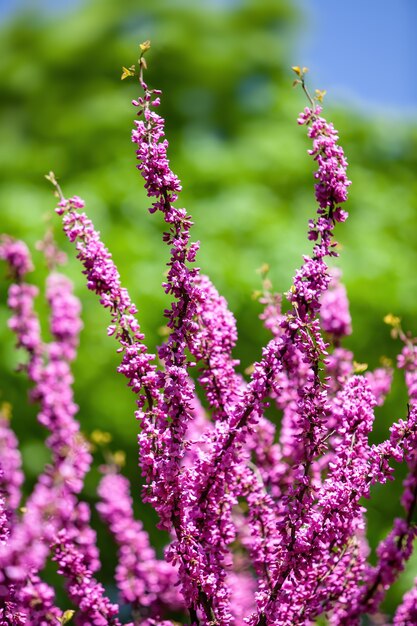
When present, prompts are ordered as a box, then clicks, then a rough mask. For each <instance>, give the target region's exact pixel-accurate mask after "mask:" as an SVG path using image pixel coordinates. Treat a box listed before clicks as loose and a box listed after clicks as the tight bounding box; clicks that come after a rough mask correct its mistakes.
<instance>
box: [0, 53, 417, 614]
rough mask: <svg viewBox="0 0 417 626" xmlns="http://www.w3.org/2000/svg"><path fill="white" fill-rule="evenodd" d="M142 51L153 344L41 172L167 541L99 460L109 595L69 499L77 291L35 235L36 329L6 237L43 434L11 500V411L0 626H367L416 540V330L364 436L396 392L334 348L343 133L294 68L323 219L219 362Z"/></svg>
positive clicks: (1, 421)
mask: <svg viewBox="0 0 417 626" xmlns="http://www.w3.org/2000/svg"><path fill="white" fill-rule="evenodd" d="M149 47H150V44H149V42H145V43H144V44H141V55H140V59H139V72H138V74H139V88H140V90H141V93H140V96H138V97H137V99H135V100H134V101H133V105H134V107H135V109H136V110H137V113H138V117H139V119H138V120H136V121H135V128H134V130H133V133H132V141H133V143H134V145H135V151H136V157H137V161H138V164H137V168H138V170H139V172H140V174H141V176H142V177H143V180H144V185H145V189H146V191H147V194H148V197H149V198H150V205H151V206H150V207H149V211H150V213H151V214H155V218H156V217H157V216H158V215H160V216H161V219H162V220H163V222H164V227H165V232H164V233H163V237H162V238H163V242H164V243H165V244H166V245H167V246H168V247H169V254H170V256H169V261H168V264H167V265H168V271H167V274H166V279H165V281H164V283H163V289H164V291H165V293H166V294H167V295H168V296H169V297H170V300H171V303H170V305H169V307H168V308H167V309H166V311H165V317H166V325H167V328H168V336H167V337H166V339H165V340H164V341H163V343H162V344H161V345H160V346H159V348H158V350H157V356H156V355H154V354H151V353H150V352H149V350H148V347H147V344H146V342H145V337H144V334H143V333H142V331H141V328H140V325H139V322H138V320H137V312H138V311H137V307H136V305H135V304H134V303H133V301H132V299H131V297H130V295H129V293H128V291H127V290H126V289H125V288H124V287H123V286H122V283H121V278H120V275H119V272H118V270H117V267H116V265H115V263H114V261H113V259H112V256H111V254H110V252H109V250H108V249H107V248H106V246H105V245H104V243H103V242H102V240H101V238H100V234H99V232H98V231H97V229H96V228H95V226H94V224H93V223H92V221H91V220H90V219H89V217H88V216H87V214H86V213H85V212H84V201H83V200H81V198H79V197H78V196H73V197H71V198H69V199H67V198H66V197H65V196H64V195H63V193H62V191H61V188H60V186H59V185H58V183H57V181H56V178H55V176H54V175H53V174H52V173H50V174H49V175H48V178H49V180H50V181H51V182H52V183H53V185H54V186H55V189H56V193H57V196H58V206H57V209H56V213H57V214H58V216H59V217H60V218H61V220H62V224H63V230H64V233H65V235H66V237H67V238H68V240H69V241H70V242H71V243H72V244H74V245H75V248H76V255H77V258H78V260H79V261H80V263H81V265H82V272H83V274H84V275H85V278H86V283H87V288H88V289H89V290H90V291H92V292H94V293H95V294H96V295H97V296H98V298H99V302H100V304H101V306H102V307H104V308H105V309H106V310H107V311H108V313H109V324H108V328H107V334H108V335H109V336H111V337H112V338H113V339H114V340H115V341H116V342H117V351H118V353H119V355H120V364H119V366H118V368H117V371H118V372H119V373H120V374H123V376H124V377H125V378H126V380H127V385H128V387H129V388H130V389H131V391H132V392H133V394H134V395H135V398H136V404H137V409H136V412H135V417H136V419H137V421H138V426H139V432H138V444H139V465H140V467H141V472H142V477H143V479H144V487H143V492H142V500H143V501H144V502H146V503H149V504H150V505H152V506H153V507H154V509H155V511H156V513H157V515H158V519H159V521H158V528H159V529H161V530H163V531H168V533H169V535H168V536H169V542H168V544H167V546H166V548H165V551H164V555H163V558H161V556H160V555H159V556H158V555H157V553H156V551H155V549H154V548H153V547H152V545H151V542H150V538H149V536H148V534H147V532H146V530H145V528H144V525H143V524H142V522H140V521H139V520H136V519H135V516H134V514H133V499H132V496H131V495H130V485H129V481H128V479H127V478H126V477H125V476H123V475H122V473H121V469H120V467H119V466H118V464H117V463H116V462H115V458H116V456H115V455H110V454H108V455H107V457H106V463H105V464H104V465H103V466H102V467H101V470H102V478H101V481H100V484H99V487H98V497H99V501H98V503H97V505H96V507H97V511H98V513H99V516H100V518H101V520H102V521H103V523H104V524H105V525H106V526H107V528H108V531H109V532H110V535H111V536H112V538H113V539H114V542H115V544H116V547H117V559H118V561H117V566H116V571H115V576H114V580H115V584H116V586H117V588H118V591H119V601H120V606H119V604H117V603H116V602H115V601H114V600H113V598H112V597H111V593H110V592H111V590H110V589H107V588H106V587H105V585H104V584H103V583H102V582H100V580H99V579H98V578H99V577H98V571H99V569H100V562H99V555H98V550H97V547H96V535H95V531H94V530H93V529H92V527H91V512H90V508H89V506H88V505H87V504H86V503H85V502H83V501H82V499H80V498H81V496H80V494H81V492H82V489H83V484H84V479H85V476H86V474H87V472H88V471H89V468H90V464H91V461H92V455H91V449H90V447H89V445H88V444H87V442H86V440H85V439H84V437H83V436H82V435H81V432H80V425H79V422H78V421H77V419H76V414H77V409H78V407H77V406H76V404H75V402H74V398H73V391H72V383H73V379H72V374H71V362H72V361H73V360H74V358H75V356H76V352H77V346H78V337H79V333H80V331H81V328H82V323H81V321H80V311H81V309H80V304H79V301H78V299H77V298H76V297H75V296H74V294H73V291H72V285H71V283H70V281H69V280H68V279H67V278H66V277H65V276H64V275H63V274H62V273H59V272H58V271H57V270H56V266H57V264H61V263H62V262H63V261H64V257H63V255H62V253H60V251H59V250H58V249H57V248H56V246H55V244H54V241H53V238H52V237H51V235H50V234H49V235H48V236H47V237H46V238H45V240H44V242H43V243H42V244H41V245H40V249H41V250H42V251H43V253H44V256H45V258H46V262H47V267H48V270H49V275H48V278H47V284H46V301H47V304H48V306H49V309H50V318H49V335H50V337H51V339H50V340H49V341H45V340H44V339H43V338H42V333H41V324H40V321H39V319H38V316H37V313H36V308H35V306H34V299H35V298H36V296H37V295H38V290H37V289H36V287H34V286H33V285H32V284H30V283H29V282H27V274H28V273H29V272H30V271H31V270H32V268H33V264H32V261H31V258H30V254H29V251H28V249H27V248H26V246H25V245H24V243H22V242H20V241H15V240H13V239H12V238H10V237H4V238H3V239H2V240H1V244H0V258H2V259H3V260H4V261H5V262H6V264H7V268H8V275H9V278H10V281H11V285H10V289H9V297H8V306H9V309H10V321H9V326H10V329H11V330H12V331H13V333H14V334H15V337H16V345H17V347H19V348H20V349H22V350H23V352H24V353H25V355H26V358H25V361H24V363H22V365H21V368H20V369H21V370H22V371H23V372H25V374H26V375H27V377H28V379H29V381H30V383H31V392H30V398H31V400H32V401H33V402H35V403H37V405H38V407H39V412H38V421H39V423H40V424H41V425H42V426H43V427H44V428H45V429H46V430H47V432H48V436H47V439H46V445H47V446H48V448H49V450H50V453H51V461H50V463H48V465H47V466H46V467H45V468H44V471H43V472H42V473H41V475H40V476H39V478H38V481H37V483H36V484H35V486H34V489H33V491H32V493H31V494H30V495H29V496H28V498H27V499H26V501H25V502H24V506H23V507H22V508H20V509H19V506H20V501H21V493H20V488H21V484H22V481H23V475H22V471H21V461H20V454H19V449H18V442H17V440H16V437H15V436H14V434H13V432H12V430H11V426H10V420H9V413H10V410H9V408H8V406H7V405H6V404H4V405H3V406H2V407H1V408H0V602H1V604H0V626H3V625H6V624H7V625H9V624H15V625H19V626H20V625H22V626H23V625H26V626H30V625H33V626H47V625H51V626H52V624H57V623H61V624H65V623H66V622H67V621H69V619H71V617H72V616H73V613H74V612H75V620H76V623H78V624H81V625H83V626H90V625H95V626H119V625H120V624H122V620H123V619H124V617H123V616H126V619H127V620H130V621H128V622H127V623H128V624H129V625H130V626H133V625H134V626H172V625H173V624H174V623H178V620H182V622H183V623H184V624H191V626H244V625H247V626H292V625H294V624H297V625H305V626H308V625H311V624H313V623H315V620H317V619H320V620H326V623H328V624H330V625H334V626H338V625H339V626H342V625H344V626H359V624H360V623H361V618H362V617H363V616H365V615H368V616H372V615H373V616H375V617H376V619H377V620H379V621H378V623H382V622H381V619H382V616H381V614H380V605H381V602H382V601H383V599H384V596H385V593H386V591H387V590H388V588H389V587H390V586H391V585H392V584H393V583H394V581H395V580H396V578H397V576H398V574H399V573H400V571H401V570H402V569H403V568H404V565H405V562H406V561H407V560H408V559H409V557H410V555H411V552H412V542H413V539H414V537H415V535H416V526H415V522H414V513H415V509H416V504H417V457H416V450H417V403H416V398H417V392H416V381H417V350H416V342H415V341H414V340H413V339H412V338H411V337H409V336H408V335H406V334H405V333H403V332H402V331H398V332H397V336H399V337H400V338H401V339H402V340H403V344H404V345H403V349H402V352H401V354H400V355H399V358H398V367H399V368H402V369H404V371H405V380H406V386H407V389H408V395H409V404H408V409H407V411H405V413H406V414H405V416H404V417H403V418H402V419H401V418H400V419H398V420H397V421H394V422H393V424H392V426H391V431H390V435H389V437H388V438H387V440H385V441H383V442H381V443H378V444H371V443H370V441H369V435H370V433H371V431H372V427H373V423H374V408H375V406H377V405H381V404H382V403H383V402H384V399H385V396H386V395H387V394H388V392H389V389H390V384H391V379H392V368H391V367H388V366H387V367H380V368H377V369H376V370H374V371H369V372H366V373H364V374H363V373H362V374H361V367H360V366H358V364H357V363H355V361H354V356H353V354H352V353H351V352H350V351H349V350H347V349H345V348H344V347H343V345H342V343H343V339H344V337H345V336H347V335H349V334H350V333H351V332H352V328H351V318H350V314H349V305H348V299H347V294H346V290H345V288H344V286H343V285H342V283H341V275H340V273H339V272H338V271H337V270H334V269H331V268H329V265H328V263H329V260H331V259H334V258H335V257H337V255H338V253H337V251H336V242H335V240H334V234H333V232H334V228H335V225H336V223H337V222H344V221H345V220H346V219H347V217H348V216H347V213H346V212H345V211H344V210H343V209H342V204H343V203H344V202H345V201H346V199H347V193H348V188H349V185H350V181H349V180H348V178H347V173H346V168H347V161H346V158H345V156H344V152H343V149H342V148H341V146H340V145H339V143H338V135H337V133H336V131H335V129H334V127H333V126H332V124H329V123H328V122H327V121H326V120H325V119H324V118H323V117H321V106H320V105H319V104H318V99H312V98H311V97H310V96H309V94H308V92H307V90H306V89H305V84H304V74H303V72H304V70H303V72H301V70H300V69H299V68H294V69H295V70H296V73H297V74H298V76H300V78H301V80H298V81H296V82H298V83H301V84H302V86H303V88H304V89H305V91H306V93H307V95H308V97H309V99H310V104H311V106H309V107H307V108H306V109H305V110H304V111H303V112H302V113H301V114H300V117H299V119H298V122H299V124H300V125H303V126H306V127H307V129H308V130H307V135H308V138H309V139H310V140H311V142H312V147H311V149H310V150H308V153H309V155H310V156H311V157H312V158H313V161H314V162H315V164H316V166H317V169H316V172H315V174H314V177H315V181H316V182H315V197H316V200H317V213H316V216H315V218H313V219H311V220H310V222H309V228H308V240H309V241H310V245H311V246H312V251H311V253H310V254H308V255H307V254H306V255H305V256H304V257H303V260H302V263H301V265H300V267H299V269H298V270H297V271H296V273H295V276H294V279H293V281H292V284H291V286H290V288H289V290H288V291H287V293H286V294H285V296H280V295H278V294H274V293H273V292H272V286H271V284H270V283H269V281H265V282H264V291H263V293H262V295H261V298H260V302H261V304H262V305H263V311H262V313H261V315H260V317H261V319H262V320H263V322H264V325H265V327H266V329H267V330H268V331H269V332H270V333H271V338H270V340H269V341H268V343H267V344H266V345H265V346H264V347H263V348H262V350H261V353H260V356H259V358H258V360H257V361H256V362H255V363H254V364H253V366H252V367H251V368H249V370H247V371H246V372H245V373H246V374H247V376H245V375H244V373H242V371H241V369H240V367H239V366H240V363H239V361H237V360H236V359H235V358H234V356H233V350H234V348H235V345H236V342H237V329H236V322H235V319H234V317H233V314H232V313H231V312H230V311H229V309H228V305H227V302H226V300H225V299H224V298H223V297H222V296H220V295H219V293H218V292H217V290H216V288H215V287H214V285H213V284H212V283H211V281H210V280H209V278H208V277H206V276H204V275H202V274H201V272H200V270H199V268H198V267H196V265H195V261H196V255H197V252H198V248H199V243H198V242H193V241H192V238H191V229H192V225H193V224H192V221H191V217H190V216H189V214H188V212H187V211H186V210H185V209H183V208H177V207H176V206H175V205H176V202H177V200H178V196H179V193H180V191H181V185H180V182H179V180H178V178H177V176H176V175H175V174H174V173H173V172H172V170H171V168H170V163H169V159H168V156H167V150H168V142H167V140H166V139H165V130H164V124H165V122H164V119H163V118H162V117H161V116H160V115H159V114H158V113H157V112H156V110H155V109H157V107H158V106H159V104H160V95H161V92H160V91H159V90H155V89H150V88H149V87H148V85H147V83H146V82H145V81H144V78H143V73H144V69H146V62H145V59H144V55H145V53H146V52H147V50H148V49H149ZM135 73H136V70H135V68H134V67H133V66H132V68H129V69H126V68H125V69H124V73H123V77H126V76H129V75H135ZM397 330H398V329H397ZM157 357H158V358H157ZM363 369H364V368H363ZM201 394H204V396H205V400H204V401H203V402H202V401H201V400H200V399H199V398H200V396H201ZM267 409H268V410H267ZM274 413H275V415H276V416H277V417H276V418H274V417H272V419H271V416H273V415H274ZM394 461H395V462H400V463H404V464H405V465H406V466H407V469H408V473H407V476H406V478H405V480H404V485H403V496H402V500H401V503H402V506H403V509H404V514H403V516H401V517H399V518H398V519H396V520H395V522H394V524H393V528H392V530H391V532H390V533H389V535H388V536H387V537H386V538H385V539H383V540H382V541H381V542H380V544H379V546H378V548H377V550H376V563H375V562H374V564H372V565H371V562H372V560H371V559H370V549H369V547H368V544H367V540H366V510H365V508H364V506H363V501H364V500H363V499H364V498H369V497H370V496H371V488H372V486H373V485H374V484H378V483H379V484H383V483H385V482H386V481H387V480H390V479H391V478H392V477H393V471H394V469H393V462H394ZM48 559H51V560H52V561H53V562H55V563H56V564H57V570H58V574H59V575H61V576H62V577H63V578H64V579H65V583H66V590H67V596H68V601H69V602H71V603H72V606H73V607H74V609H70V610H67V611H63V610H62V609H60V608H58V606H57V604H56V601H55V594H54V590H53V589H52V587H51V586H50V585H48V584H47V582H46V581H45V580H43V570H44V567H45V564H46V562H47V560H48ZM416 614H417V594H416V592H415V590H412V591H410V592H409V593H408V594H407V595H406V596H405V597H404V600H403V603H402V604H401V605H400V606H399V607H398V610H397V613H396V615H395V616H394V622H393V623H394V624H395V625H397V626H400V625H401V626H403V625H404V626H405V625H406V624H413V623H415V619H416V618H415V615H416ZM320 623H324V622H322V621H321V622H320ZM375 623H376V622H375Z"/></svg>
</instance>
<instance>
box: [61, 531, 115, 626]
mask: <svg viewBox="0 0 417 626" xmlns="http://www.w3.org/2000/svg"><path fill="white" fill-rule="evenodd" d="M53 559H54V561H56V562H57V563H58V573H59V574H62V575H63V576H65V578H66V580H67V581H68V582H67V585H68V594H69V597H70V598H71V600H72V601H73V602H74V604H75V605H76V606H78V607H79V608H80V610H81V612H82V616H83V621H82V624H83V626H88V625H89V624H91V625H92V626H120V621H119V620H118V618H117V614H118V612H119V607H118V606H117V604H112V603H111V602H110V601H109V600H108V599H107V598H106V595H105V593H104V588H103V586H102V585H101V584H100V583H98V582H97V581H96V580H95V578H94V577H93V575H92V571H91V569H89V567H88V566H87V565H86V564H85V561H84V557H83V555H82V552H81V551H80V550H79V549H78V548H77V547H76V545H75V543H74V541H73V540H72V539H71V538H70V537H69V536H68V533H67V531H65V530H60V531H59V532H58V534H57V537H56V543H55V545H54V556H53Z"/></svg>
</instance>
